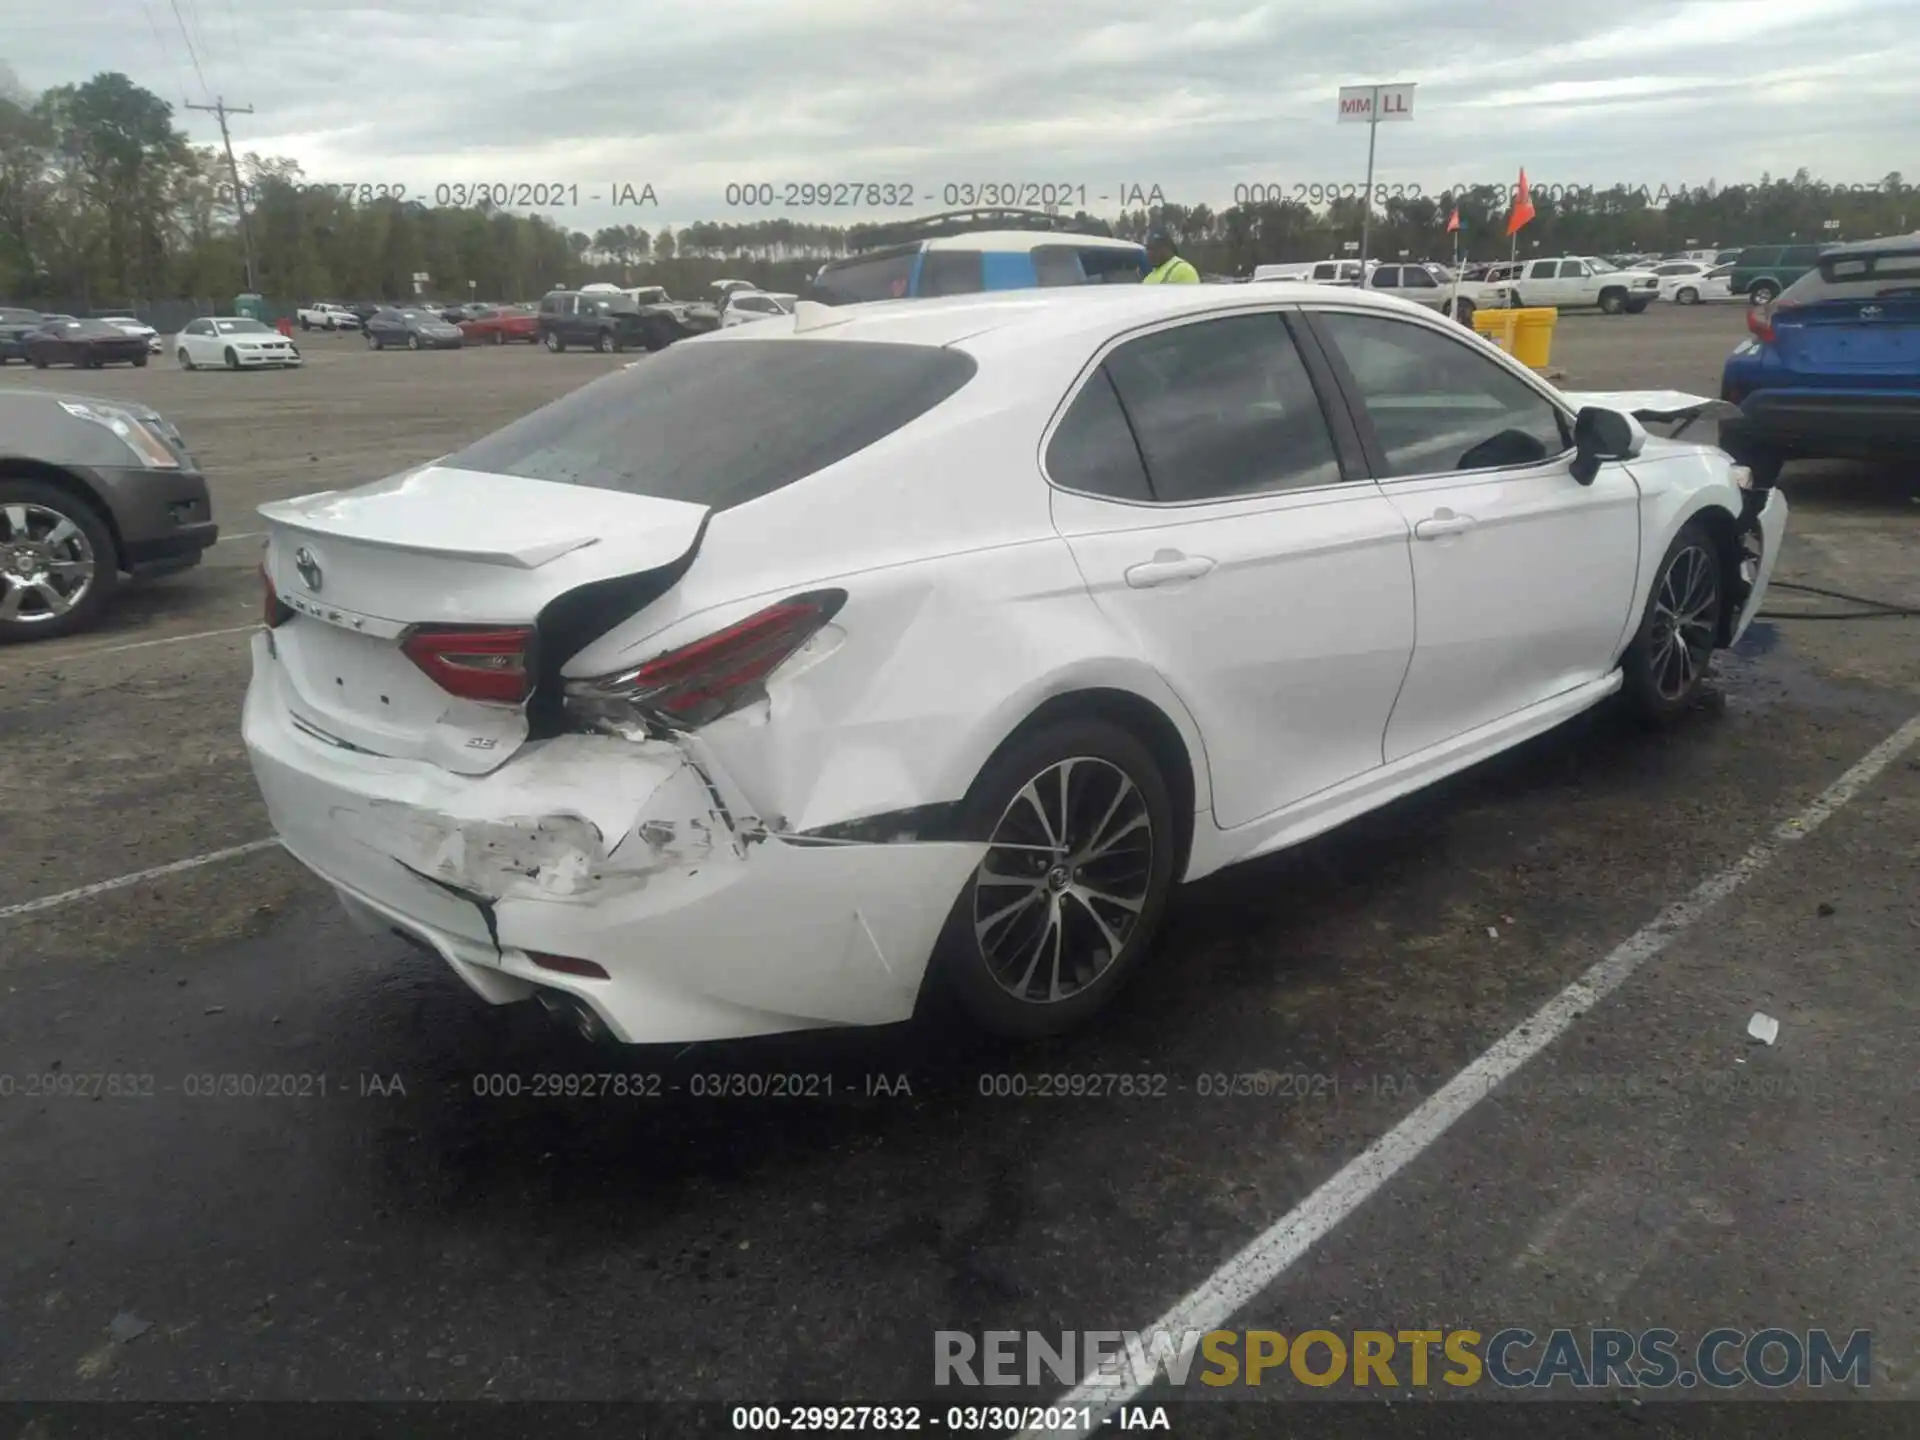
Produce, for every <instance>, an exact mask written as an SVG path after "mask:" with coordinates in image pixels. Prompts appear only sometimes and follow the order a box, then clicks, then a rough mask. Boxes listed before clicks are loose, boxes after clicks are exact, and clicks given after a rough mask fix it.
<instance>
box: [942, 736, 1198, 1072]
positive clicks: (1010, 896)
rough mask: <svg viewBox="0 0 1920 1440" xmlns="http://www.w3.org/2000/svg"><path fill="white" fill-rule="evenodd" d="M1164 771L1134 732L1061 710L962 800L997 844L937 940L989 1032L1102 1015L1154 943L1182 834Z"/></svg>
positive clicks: (965, 822)
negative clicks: (1068, 716)
mask: <svg viewBox="0 0 1920 1440" xmlns="http://www.w3.org/2000/svg"><path fill="white" fill-rule="evenodd" d="M1174 819H1175V817H1174V806H1173V800H1172V796H1171V794H1170V792H1169V790H1168V787H1167V782H1166V779H1165V777H1164V776H1163V775H1162V774H1161V773H1160V768H1159V766H1158V765H1157V764H1156V763H1155V761H1154V758H1153V756H1152V754H1151V753H1150V752H1149V751H1148V749H1147V747H1146V746H1145V745H1143V744H1142V743H1141V742H1140V741H1139V740H1138V739H1137V738H1136V737H1135V736H1134V735H1133V734H1131V733H1130V732H1128V731H1126V730H1123V729H1121V728H1120V727H1118V726H1117V725H1114V724H1112V723H1111V722H1109V721H1105V720H1091V719H1089V720H1062V721H1059V722H1057V723H1054V724H1051V725H1047V726H1045V727H1043V728H1041V729H1037V730H1035V731H1033V732H1032V733H1031V734H1028V735H1025V736H1022V737H1020V738H1019V739H1017V740H1015V741H1014V742H1013V743H1011V744H1009V745H1007V746H1005V747H1004V748H1003V749H1002V750H1001V751H1000V753H998V754H997V755H995V756H994V757H993V759H991V760H990V761H988V762H987V766H986V769H985V770H983V771H982V772H981V774H980V777H979V779H978V780H976V781H975V782H974V785H973V788H972V790H971V791H970V792H969V794H968V796H967V798H966V800H965V801H964V802H963V803H962V807H961V819H960V824H961V833H962V834H963V835H964V836H966V837H968V838H969V839H976V840H980V841H984V842H985V843H986V844H987V846H988V849H987V853H986V855H985V856H984V857H983V858H982V860H981V862H980V865H979V868H977V869H976V870H975V871H974V873H973V875H971V876H970V877H969V878H968V880H967V883H966V884H965V885H964V886H963V887H962V888H961V891H960V895H959V898H958V899H956V900H955V902H954V906H953V909H952V911H951V912H950V913H949V914H948V917H947V923H946V926H945V928H944V929H943V931H942V932H941V936H940V940H939V943H938V944H937V946H936V947H935V951H934V956H933V962H932V964H933V969H934V973H935V976H936V977H937V980H938V982H939V983H940V984H941V985H942V986H943V987H944V989H945V991H946V993H947V994H948V995H949V996H951V997H952V999H953V1000H955V1001H956V1002H957V1003H958V1005H959V1007H960V1009H961V1010H962V1011H963V1012H964V1013H965V1014H966V1016H967V1017H968V1019H970V1020H971V1021H972V1022H973V1023H974V1024H975V1025H977V1026H979V1027H980V1028H981V1029H983V1030H985V1031H987V1032H988V1033H989V1034H993V1035H997V1036H1001V1037H1004V1038H1008V1039H1021V1040H1031V1039H1039V1038H1041V1037H1044V1036H1048V1035H1059V1034H1063V1033H1065V1032H1066V1031H1068V1030H1072V1029H1075V1028H1077V1027H1078V1026H1080V1025H1082V1024H1084V1023H1086V1022H1087V1021H1088V1020H1090V1019H1091V1018H1092V1017H1093V1016H1094V1015H1095V1014H1096V1013H1097V1012H1098V1011H1100V1010H1102V1009H1104V1008H1105V1007H1106V1005H1107V1004H1108V1003H1109V1002H1110V1001H1111V1000H1112V999H1113V997H1114V996H1115V995H1117V994H1118V993H1119V991H1120V990H1121V988H1122V987H1123V986H1124V985H1125V983H1126V981H1127V979H1128V978H1129V977H1130V976H1131V975H1132V973H1133V972H1134V971H1135V970H1136V969H1137V968H1138V967H1139V964H1140V962H1141V959H1142V957H1143V956H1144V955H1145V954H1146V952H1147V950H1148V949H1149V948H1150V947H1151V946H1152V944H1153V940H1154V936H1155V934H1156V933H1157V932H1158V930H1159V928H1160V923H1161V920H1162V918H1163V917H1164V915H1165V913H1166V904H1167V896H1168V894H1169V892H1171V890H1172V889H1173V881H1174V855H1175V849H1176V846H1177V844H1178V836H1177V834H1176V832H1175V828H1174Z"/></svg>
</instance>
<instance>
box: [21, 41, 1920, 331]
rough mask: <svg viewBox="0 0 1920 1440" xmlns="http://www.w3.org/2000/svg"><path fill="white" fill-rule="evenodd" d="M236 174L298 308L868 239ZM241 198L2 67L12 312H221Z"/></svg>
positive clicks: (1721, 227)
mask: <svg viewBox="0 0 1920 1440" xmlns="http://www.w3.org/2000/svg"><path fill="white" fill-rule="evenodd" d="M239 169H240V171H241V184H242V190H241V195H242V196H243V197H244V198H245V201H246V211H245V221H246V226H247V232H248V236H249V237H250V239H251V242H252V251H253V258H254V271H255V279H256V282H257V287H258V289H259V290H260V291H261V293H262V294H264V295H266V296H268V297H270V298H271V299H273V300H276V301H278V302H280V303H281V304H285V303H289V302H292V301H296V300H300V299H307V298H320V297H329V298H337V299H343V300H353V299H400V298H404V297H407V296H411V295H413V294H415V293H416V287H415V282H414V280H413V277H414V276H415V275H416V274H422V273H424V274H426V275H428V276H430V277H431V278H430V280H429V281H428V282H427V286H426V289H427V291H428V293H430V294H431V295H433V296H435V297H436V298H441V299H455V298H465V297H466V296H468V295H469V294H477V295H479V296H480V297H482V298H491V299H520V298H528V297H532V296H536V295H539V294H540V293H542V292H544V291H545V290H547V289H549V288H552V287H554V286H558V285H579V284H584V283H588V282H592V281H600V280H608V281H613V282H615V283H622V284H655V285H664V286H666V287H667V289H668V290H669V291H670V292H673V293H676V294H686V293H695V292H698V291H700V290H702V289H704V287H705V285H706V284H707V282H708V281H710V280H713V279H716V278H719V277H721V276H727V275H741V274H742V272H744V275H743V278H749V279H753V280H756V281H758V282H760V283H762V284H765V285H767V286H768V287H769V288H774V289H783V290H799V289H800V288H801V287H802V286H803V285H804V283H805V280H806V278H807V277H808V276H810V275H811V274H812V273H813V271H814V270H816V269H817V268H818V267H819V265H820V264H821V262H822V261H824V260H826V259H829V258H832V257H835V256H839V255H844V254H846V253H848V251H849V249H850V248H852V247H855V246H858V245H859V243H860V241H861V237H862V234H863V231H865V230H866V229H867V228H868V227H866V226H864V225H860V224H852V225H834V224H828V223H821V222H814V221H808V220H800V219H790V218H781V217H776V218H770V219H744V220H737V221H733V220H730V221H706V220H703V221H697V222H694V223H692V224H686V225H682V226H681V227H679V228H678V229H675V228H673V227H672V226H661V227H659V228H658V229H657V230H648V229H646V228H643V227H641V226H638V225H618V226H609V227H606V228H603V229H599V230H596V231H593V232H591V233H589V232H587V231H584V230H575V229H571V228H569V227H567V226H566V225H564V224H562V223H560V222H559V221H557V220H556V219H554V218H550V217H547V216H543V215H538V214H521V213H514V212H509V211H507V210H503V209H499V208H496V207H494V206H492V205H491V204H488V203H485V202H482V203H480V204H478V205H474V206H465V207H455V206H435V205H428V204H423V203H420V202H419V201H416V200H411V199H391V198H376V199H372V200H359V199H357V198H350V197H348V196H346V195H344V194H341V193H338V192H336V191H333V190H330V189H329V188H328V187H325V186H317V185H309V184H307V183H306V178H305V176H304V175H303V173H302V171H301V168H300V166H299V165H298V163H296V162H295V161H293V160H290V159H286V158H282V157H276V156H263V155H258V154H251V153H250V154H247V155H246V156H245V157H244V158H243V159H242V160H241V161H240V164H239ZM235 199H236V197H235V194H234V189H233V186H232V184H231V182H230V178H229V175H228V171H227V164H226V157H225V155H224V154H223V153H221V152H220V151H218V150H216V149H214V148H212V147H207V146H196V145H193V144H191V143H189V141H188V140H187V138H186V136H185V135H184V133H183V132H182V131H180V130H179V129H178V128H177V126H176V125H175V123H174V118H173V107H172V106H170V105H169V104H167V102H165V101H164V100H162V99H161V98H160V97H159V96H157V95H155V94H153V93H152V92H151V91H148V90H146V89H143V88H142V87H141V86H139V85H137V84H135V83H134V82H133V81H132V80H131V79H129V78H128V77H127V76H126V75H123V74H119V73H117V72H107V73H102V74H99V75H96V76H94V77H93V78H92V79H90V80H87V81H85V82H84V83H80V84H72V85H63V86H58V87H56V88H54V89H51V90H48V91H46V92H44V93H43V94H40V95H38V96H31V95H28V94H26V93H24V92H23V91H22V90H21V89H20V87H19V86H18V84H17V83H16V82H13V81H12V80H11V77H10V74H9V73H8V72H5V71H4V67H0V299H4V300H6V301H8V302H11V303H17V304H29V305H30V304H34V303H36V302H40V303H42V304H54V303H58V304H60V305H62V306H73V307H75V308H80V309H90V310H96V311H97V310H99V309H101V308H102V307H103V306H108V305H131V304H140V303H148V304H152V303H158V302H162V301H180V300H186V299H190V298H193V297H202V298H204V299H209V300H212V301H214V302H215V303H218V304H220V305H225V304H227V303H229V301H230V299H231V297H232V296H233V295H234V294H236V293H238V292H239V291H241V290H244V289H245V288H246V283H247V279H246V277H247V270H246V262H245V249H246V247H245V244H244V242H243V236H242V231H241V221H242V214H241V211H240V210H239V209H238V208H237V206H236V204H235ZM1362 204H1363V202H1362V201H1361V200H1360V199H1358V198H1352V197H1342V198H1339V199H1335V200H1333V201H1331V203H1328V204H1324V205H1313V204H1309V203H1303V202H1301V201H1297V200H1275V201H1270V202H1267V203H1247V204H1237V205H1233V206H1230V207H1228V208H1226V209H1221V210H1216V209H1214V208H1212V207H1210V206H1207V205H1181V204H1173V203H1168V204H1164V205H1156V206H1154V207H1152V208H1150V209H1134V210H1128V211H1124V212H1122V213H1119V214H1116V215H1111V216H1096V215H1092V214H1089V213H1087V212H1085V211H1080V212H1076V213H1075V214H1073V215H1071V216H1069V217H1065V218H1066V219H1067V220H1068V221H1069V223H1070V224H1071V225H1072V227H1073V228H1076V229H1080V230H1083V231H1085V232H1088V233H1095V234H1105V235H1115V236H1121V237H1125V238H1129V239H1140V238H1143V237H1144V236H1145V235H1146V233H1147V232H1148V231H1149V230H1150V229H1156V228H1158V229H1165V230H1167V231H1169V232H1170V233H1171V234H1172V235H1173V236H1174V237H1175V239H1176V240H1177V242H1178V243H1179V246H1180V249H1181V252H1182V253H1183V254H1184V255H1185V256H1186V257H1187V258H1188V259H1189V260H1191V261H1192V262H1193V263H1194V264H1195V265H1197V266H1198V267H1199V268H1200V269H1201V270H1202V271H1203V272H1204V273H1210V274H1221V275H1244V274H1247V273H1249V272H1250V271H1251V270H1252V268H1253V267H1254V266H1255V265H1258V264H1266V263H1273V262H1284V261H1297V260H1313V259H1321V258H1325V257H1327V256H1329V255H1335V254H1340V253H1345V252H1344V251H1343V246H1344V245H1345V244H1346V243H1347V242H1350V241H1356V240H1358V238H1359V236H1360V231H1361V223H1362ZM1509 205H1510V195H1509V193H1508V191H1507V190H1506V189H1505V188H1504V187H1500V186H1479V187H1475V188H1473V189H1470V190H1467V191H1465V192H1463V193H1461V194H1458V195H1442V196H1428V197H1424V198H1408V197H1401V196H1392V197H1390V198H1387V199H1385V200H1383V201H1376V203H1375V204H1374V206H1373V210H1372V218H1371V234H1370V247H1369V248H1370V250H1371V253H1372V254H1373V255H1375V256H1377V257H1380V258H1396V257H1398V256H1400V255H1402V254H1405V255H1407V256H1409V257H1411V258H1414V259H1436V260H1447V259H1449V258H1451V256H1452V254H1453V253H1454V237H1453V236H1452V235H1450V234H1449V233H1447V230H1446V224H1447V219H1448V217H1449V215H1450V214H1451V212H1452V211H1453V209H1454V208H1455V207H1456V206H1457V207H1458V209H1459V212H1460V221H1461V228H1460V235H1459V239H1460V242H1461V247H1460V248H1461V250H1462V252H1463V253H1465V254H1467V255H1469V256H1471V257H1473V258H1482V259H1487V258H1502V257H1504V256H1505V255H1506V254H1507V249H1508V241H1507V239H1506V235H1505V221H1506V216H1507V212H1508V208H1509ZM1534 206H1535V209H1536V218H1535V219H1534V221H1533V222H1532V223H1531V224H1530V225H1528V226H1527V227H1526V229H1525V230H1524V231H1523V232H1522V235H1521V239H1522V242H1523V243H1522V247H1521V248H1522V253H1523V254H1524V253H1535V252H1538V253H1546V254H1554V253H1562V252H1565V253H1574V254H1611V253H1620V252H1624V251H1634V252H1639V251H1666V250H1672V249H1679V248H1682V247H1688V246H1692V245H1702V246H1707V245H1720V246H1727V245H1740V244H1750V243H1762V242H1769V241H1787V240H1792V239H1797V240H1803V241H1817V240H1825V239H1832V238H1836V237H1844V238H1861V237H1865V236H1870V235H1882V234H1897V233H1905V232H1907V231H1908V230H1910V229H1911V228H1913V227H1914V226H1915V225H1920V196H1916V194H1915V192H1914V190H1913V188H1912V187H1910V186H1909V185H1908V184H1907V183H1906V181H1905V180H1904V179H1903V177H1902V176H1901V175H1899V174H1898V173H1895V174H1891V175H1888V176H1886V177H1885V178H1884V179H1883V180H1882V181H1881V182H1879V184H1878V185H1877V186H1876V187H1873V188H1870V189H1845V190H1834V189H1831V188H1830V187H1825V186H1822V185H1820V184H1819V183H1818V182H1816V181H1815V180H1814V179H1813V177H1812V176H1811V174H1810V173H1809V172H1808V171H1806V170H1800V171H1798V172H1797V173H1795V174H1794V175H1793V176H1791V177H1788V178H1780V177H1774V176H1770V175H1763V176H1761V177H1760V179H1759V180H1758V181H1755V182H1753V183H1748V184H1736V185H1725V186H1722V185H1718V184H1715V183H1709V184H1707V185H1704V186H1701V187H1698V188H1697V189H1691V190H1682V191H1681V192H1679V193H1677V194H1672V195H1670V196H1668V197H1667V198H1666V200H1665V203H1664V204H1662V203H1657V202H1656V201H1655V199H1654V198H1653V197H1652V196H1650V195H1649V194H1648V193H1647V191H1646V190H1644V189H1638V190H1636V189H1631V188H1629V187H1626V186H1619V187H1616V188H1614V189H1612V190H1589V191H1571V192H1563V193H1547V192H1536V193H1535V195H1534Z"/></svg>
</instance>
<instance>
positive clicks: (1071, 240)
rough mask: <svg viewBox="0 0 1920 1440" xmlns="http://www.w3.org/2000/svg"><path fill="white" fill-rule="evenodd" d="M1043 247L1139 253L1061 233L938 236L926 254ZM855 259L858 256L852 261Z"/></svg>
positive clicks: (1122, 244)
mask: <svg viewBox="0 0 1920 1440" xmlns="http://www.w3.org/2000/svg"><path fill="white" fill-rule="evenodd" d="M1043 245H1072V246H1074V247H1076V248H1078V249H1081V250H1139V249H1141V248H1142V247H1141V245H1140V243H1139V242H1138V241H1136V240H1115V239H1111V238H1110V237H1108V236H1105V235H1074V234H1071V233H1069V232H1067V231H1064V230H972V231H969V232H968V233H966V234H965V235H942V236H941V237H940V238H939V239H937V240H929V241H927V243H926V248H927V249H929V250H990V251H992V252H993V253H995V254H996V255H1005V254H1013V255H1021V254H1025V253H1026V252H1027V251H1029V250H1038V249H1039V248H1040V247H1041V246H1043ZM854 258H855V259H858V258H859V257H858V256H855V257H854Z"/></svg>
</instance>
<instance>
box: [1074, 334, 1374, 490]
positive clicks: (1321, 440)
mask: <svg viewBox="0 0 1920 1440" xmlns="http://www.w3.org/2000/svg"><path fill="white" fill-rule="evenodd" d="M1106 368H1107V372H1108V373H1109V374H1110V375H1111V376H1112V377H1113V388H1114V390H1115V391H1116V392H1117V393H1118V394H1119V396H1120V402H1121V404H1122V405H1123V406H1124V407H1125V409H1126V412H1127V418H1128V419H1129V420H1130V421H1132V422H1133V432H1134V434H1135V435H1136V436H1137V437H1138V438H1139V441H1140V451H1141V453H1142V455H1144V456H1145V457H1146V462H1147V474H1148V477H1149V479H1150V480H1151V482H1152V484H1153V493H1154V495H1155V496H1156V497H1157V498H1158V499H1160V500H1165V501H1175V502H1178V501H1195V500H1226V499H1236V498H1240V497H1244V496H1250V495H1259V494H1265V493H1269V492H1272V491H1276V490H1292V489H1304V488H1308V487H1311V486H1318V485H1334V484H1338V483H1339V482H1340V480H1341V479H1342V476H1341V474H1340V464H1339V460H1338V459H1337V458H1336V456H1335V454H1334V449H1333V436H1332V435H1331V433H1329V431H1328V429H1327V421H1326V416H1325V415H1324V414H1323V413H1322V412H1321V409H1320V402H1319V398H1318V396H1316V395H1315V393H1314V389H1313V382H1312V381H1311V380H1310V379H1309V378H1308V376H1307V367H1306V364H1305V362H1303V361H1302V360H1301V358H1300V352H1299V351H1298V350H1297V349H1296V348H1295V347H1294V343H1293V336H1292V335H1291V334H1290V333H1289V332H1288V330H1287V327H1286V325H1285V323H1284V322H1283V321H1282V320H1281V319H1280V317H1279V316H1278V315H1235V316H1230V317H1228V318H1226V319H1222V320H1203V321H1198V322H1196V323H1193V324H1189V325H1181V326H1178V327H1176V328H1174V329H1171V330H1161V331H1158V332H1157V333H1155V334H1152V335H1146V336H1142V337H1141V338H1140V339H1138V340H1134V341H1130V342H1129V343H1127V344H1125V345H1122V346H1121V347H1120V348H1119V349H1118V350H1116V351H1114V353H1113V354H1112V356H1110V357H1109V358H1108V360H1107V365H1106Z"/></svg>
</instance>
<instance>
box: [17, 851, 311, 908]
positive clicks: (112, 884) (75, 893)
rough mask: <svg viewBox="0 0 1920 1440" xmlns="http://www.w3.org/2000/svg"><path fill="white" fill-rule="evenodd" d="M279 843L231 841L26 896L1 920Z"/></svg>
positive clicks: (176, 873) (233, 857)
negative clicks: (77, 885)
mask: <svg viewBox="0 0 1920 1440" xmlns="http://www.w3.org/2000/svg"><path fill="white" fill-rule="evenodd" d="M279 843H280V842H279V841H278V840H249V841H248V842H247V843H246V844H244V845H229V846H228V847H227V848H226V849H225V850H209V851H208V852H207V853H206V854H204V855H194V856H191V857H190V858H188V859H185V860H176V861H174V862H173V863H172V864H171V865H156V866H154V867H153V868H152V869H151V870H136V871H135V872H134V873H133V874H131V875H119V876H116V877H115V878H113V879H112V880H102V881H100V882H99V883H98V884H94V885H82V886H81V887H80V888H79V889H78V890H62V891H61V892H60V893H59V894H58V895H42V896H41V897H40V898H39V899H38V900H22V901H21V902H20V903H19V904H17V905H0V920H10V919H12V918H13V917H14V916H15V915H31V914H33V913H34V912H35V911H36V910H51V909H53V908H54V907H55V906H56V905H71V904H72V903H73V902H74V901H75V900H86V899H90V898H91V897H93V896H95V895H105V894H106V893H107V892H108V891H110V890H124V889H126V888H127V886H129V885H138V884H140V883H141V882H142V881H145V880H158V879H159V878H160V877H161V876H162V875H178V874H179V873H180V872H181V871H183V870H198V869H199V868H200V867H201V866H202V865H214V864H217V863H218V862H220V861H222V860H235V859H238V858H239V857H240V856H242V855H253V854H257V853H258V852H260V851H262V850H271V849H272V848H273V847H274V846H276V845H278V844H279Z"/></svg>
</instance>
